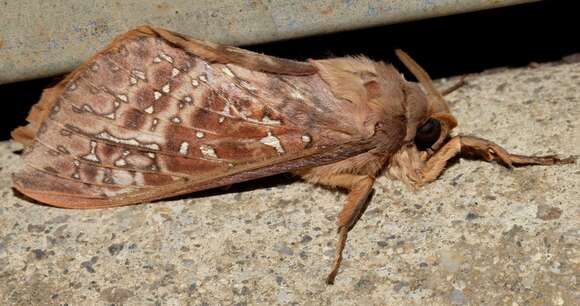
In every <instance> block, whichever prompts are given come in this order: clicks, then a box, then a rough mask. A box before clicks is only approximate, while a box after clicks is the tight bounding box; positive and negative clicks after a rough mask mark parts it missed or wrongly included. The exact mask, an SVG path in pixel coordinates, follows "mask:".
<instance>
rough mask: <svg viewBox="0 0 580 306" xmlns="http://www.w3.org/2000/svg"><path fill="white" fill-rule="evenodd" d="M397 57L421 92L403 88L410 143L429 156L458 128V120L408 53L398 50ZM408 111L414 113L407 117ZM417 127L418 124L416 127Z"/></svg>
mask: <svg viewBox="0 0 580 306" xmlns="http://www.w3.org/2000/svg"><path fill="white" fill-rule="evenodd" d="M395 53H396V54H397V57H399V59H400V60H401V62H403V64H404V65H405V66H406V67H407V69H409V71H411V73H413V75H414V76H415V77H416V78H417V80H419V83H420V84H421V88H419V91H420V93H419V92H417V91H418V89H417V88H418V87H419V86H417V85H415V84H412V83H407V84H406V86H405V87H404V90H405V92H406V100H407V101H406V103H407V114H408V115H407V119H408V120H409V119H411V122H410V124H409V122H408V127H407V135H409V134H411V135H413V134H412V133H409V125H411V129H413V128H414V132H415V133H414V138H413V142H414V144H415V146H416V147H417V149H418V150H420V151H428V152H432V151H435V150H437V149H439V147H440V146H441V145H442V144H443V142H444V141H445V139H447V137H448V136H449V133H450V132H451V130H452V129H453V128H454V127H456V126H457V120H456V119H455V117H453V115H452V114H451V112H450V110H449V105H447V102H446V101H445V99H444V98H443V96H442V95H441V93H440V92H439V91H438V90H437V89H436V88H435V86H434V85H433V82H432V80H431V77H429V74H427V72H426V71H425V70H423V68H422V67H421V66H419V64H417V63H416V62H415V61H414V60H413V59H412V58H411V57H410V56H409V55H408V54H407V53H405V52H404V51H402V50H400V49H397V50H395ZM409 110H410V111H412V112H415V113H414V114H409ZM417 123H418V124H417ZM415 124H417V125H416V126H414V125H415Z"/></svg>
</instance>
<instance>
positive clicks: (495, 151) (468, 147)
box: [460, 136, 576, 167]
mask: <svg viewBox="0 0 580 306" xmlns="http://www.w3.org/2000/svg"><path fill="white" fill-rule="evenodd" d="M460 137H461V146H462V148H461V151H462V152H463V153H467V154H471V155H478V156H481V157H482V158H483V159H484V160H486V161H492V160H496V161H499V162H501V163H503V164H504V165H506V166H508V167H513V166H523V165H556V164H571V163H574V161H575V160H576V158H575V157H568V158H564V159H560V158H558V156H556V155H546V156H528V155H518V154H511V153H509V152H507V151H506V150H505V149H504V148H502V147H500V146H499V145H497V144H495V143H493V142H491V141H489V140H485V139H482V138H478V137H475V136H460Z"/></svg>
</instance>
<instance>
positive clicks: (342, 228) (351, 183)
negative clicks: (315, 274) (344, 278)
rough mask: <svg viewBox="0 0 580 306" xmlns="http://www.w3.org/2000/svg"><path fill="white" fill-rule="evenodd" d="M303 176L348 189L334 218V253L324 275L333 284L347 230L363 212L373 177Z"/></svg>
mask: <svg viewBox="0 0 580 306" xmlns="http://www.w3.org/2000/svg"><path fill="white" fill-rule="evenodd" d="M304 178H305V179H306V180H308V181H311V182H315V183H317V184H320V185H326V186H331V187H341V188H344V189H347V190H348V191H349V193H348V196H347V198H346V203H345V205H344V206H343V207H342V210H341V211H340V213H339V214H338V218H337V220H336V225H337V226H338V240H337V242H336V253H335V257H334V263H333V265H332V269H331V271H330V273H329V274H328V276H327V277H326V283H327V284H329V285H330V284H334V279H335V278H336V274H337V273H338V269H339V268H340V264H341V262H342V252H343V250H344V247H345V246H346V240H347V237H348V232H349V231H350V230H351V229H352V228H353V227H354V226H355V224H356V223H357V222H358V220H359V219H360V217H361V216H362V215H363V213H364V212H365V210H366V208H367V206H368V199H369V196H370V195H371V193H372V189H373V184H374V182H375V178H374V177H372V176H368V175H354V174H331V175H324V176H316V177H311V176H308V175H305V176H304Z"/></svg>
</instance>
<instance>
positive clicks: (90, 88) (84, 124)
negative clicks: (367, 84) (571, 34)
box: [14, 28, 357, 207]
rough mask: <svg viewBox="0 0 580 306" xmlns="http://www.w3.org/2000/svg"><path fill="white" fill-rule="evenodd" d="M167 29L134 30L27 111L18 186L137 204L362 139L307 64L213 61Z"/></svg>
mask: <svg viewBox="0 0 580 306" xmlns="http://www.w3.org/2000/svg"><path fill="white" fill-rule="evenodd" d="M163 33H164V37H165V38H164V37H161V36H160V35H157V34H155V32H154V30H153V29H151V28H145V29H141V30H136V31H134V32H133V33H131V32H130V33H129V34H125V35H124V36H122V37H121V38H118V39H117V40H115V41H114V42H113V44H112V45H111V46H109V47H108V48H106V49H105V50H103V51H101V52H100V53H98V54H97V55H95V56H94V57H93V58H91V59H90V60H89V61H88V62H86V63H85V64H83V65H82V66H81V67H79V68H78V69H77V70H75V71H74V72H73V73H71V74H70V75H69V76H68V77H67V78H66V79H65V80H63V81H62V82H61V83H60V84H58V85H57V86H56V87H55V88H53V89H50V90H52V91H51V92H50V94H46V95H45V96H43V99H42V100H41V101H40V102H39V106H38V108H43V107H44V108H49V109H47V110H45V114H44V115H33V114H31V115H30V117H29V121H30V127H31V128H34V129H35V137H34V139H33V141H32V143H31V144H30V145H28V146H27V148H26V149H25V152H24V153H23V156H24V160H25V168H24V169H23V170H22V171H21V172H19V173H17V174H15V176H14V181H15V187H16V188H17V189H18V190H20V191H21V192H23V193H24V194H27V195H29V196H31V197H33V198H36V199H38V200H40V201H41V202H47V203H49V204H53V205H57V206H66V207H92V206H93V203H96V202H97V201H99V200H103V199H106V200H107V203H108V204H106V205H104V204H103V205H96V204H95V206H107V205H111V206H112V205H123V204H131V203H129V202H130V201H128V200H127V199H125V198H123V196H122V195H124V194H130V193H139V192H144V191H148V190H151V189H152V188H161V187H163V186H174V185H175V184H187V182H196V184H205V183H207V181H208V180H212V179H217V178H219V177H220V176H223V174H226V173H227V174H235V173H237V172H240V171H247V170H248V169H253V168H252V167H253V166H252V165H260V167H267V165H268V164H269V161H272V163H274V162H275V161H282V160H289V159H295V158H297V157H299V156H302V155H304V154H305V153H304V152H310V153H308V154H312V152H314V151H313V150H328V147H336V146H339V145H341V144H343V143H346V142H349V141H352V139H353V138H356V136H357V135H355V133H354V132H353V131H352V128H350V127H349V124H348V121H349V120H348V109H345V102H344V101H340V100H338V99H337V98H335V97H334V96H333V95H332V93H331V92H330V90H328V88H327V86H326V84H325V83H324V81H322V80H321V79H320V77H319V76H318V75H317V74H316V73H309V74H308V73H304V70H303V68H304V67H307V66H297V68H296V69H302V70H300V71H301V73H297V74H296V75H291V74H276V73H273V72H261V71H259V70H262V71H263V70H267V69H253V68H255V67H252V66H251V65H250V66H249V67H248V66H243V63H242V64H240V63H233V62H231V63H227V62H223V61H222V62H212V61H211V59H206V58H205V57H204V56H199V55H198V54H196V53H194V52H195V50H193V51H192V50H191V49H188V48H187V47H186V46H176V45H175V44H174V43H173V42H171V41H169V40H168V39H167V36H168V35H171V33H170V32H167V31H165V32H163ZM176 37H177V36H176ZM178 38H179V39H181V40H183V39H184V38H182V37H178ZM186 41H187V42H188V43H198V44H203V42H200V41H196V40H186ZM212 46H213V47H215V45H212ZM228 48H229V49H227V50H229V51H228V52H229V53H231V54H235V52H234V51H235V50H240V49H235V48H231V47H228ZM214 49H215V48H214ZM224 50H225V49H224ZM232 50H234V51H232ZM206 51H207V50H206ZM210 51H211V50H210ZM210 51H207V52H210ZM204 52H205V51H204ZM214 52H219V50H218V51H215V50H214ZM231 54H230V55H231ZM203 55H207V54H206V53H204V54H203ZM243 55H244V56H246V57H252V56H253V57H254V58H255V59H256V60H255V62H259V63H260V65H262V66H265V65H267V63H269V62H273V61H275V59H273V58H270V57H265V56H262V55H257V54H253V53H250V52H248V51H244V52H243ZM206 57H207V56H206ZM262 57H263V58H262ZM248 62H251V61H249V60H248ZM302 65H306V64H304V63H302ZM258 68H259V67H258ZM337 110H343V111H341V112H338V113H337ZM33 111H34V110H33ZM337 158H338V157H337ZM302 166H308V164H304V165H302ZM256 177H257V175H256ZM251 178H252V177H247V178H244V179H251ZM214 185H215V184H214ZM162 196H163V195H162V194H161V193H156V195H155V196H151V197H149V198H147V200H154V199H156V198H160V197H162ZM141 200H142V199H141Z"/></svg>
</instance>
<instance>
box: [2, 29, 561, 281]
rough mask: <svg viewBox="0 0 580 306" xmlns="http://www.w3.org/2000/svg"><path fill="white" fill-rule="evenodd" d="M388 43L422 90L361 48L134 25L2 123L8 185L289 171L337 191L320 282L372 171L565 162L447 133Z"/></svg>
mask: <svg viewBox="0 0 580 306" xmlns="http://www.w3.org/2000/svg"><path fill="white" fill-rule="evenodd" d="M398 54H399V55H400V56H401V58H402V60H403V62H404V63H405V64H406V65H408V66H410V70H411V71H413V72H415V73H417V74H418V75H417V76H418V79H419V80H420V81H421V83H422V85H423V88H425V89H427V94H426V93H425V92H423V91H422V90H421V89H420V88H419V86H417V85H416V84H414V83H411V82H407V81H405V80H404V79H403V78H402V77H401V75H400V73H399V72H398V71H397V70H396V69H395V68H393V66H391V65H387V64H384V63H382V62H375V61H372V60H370V59H367V58H365V57H356V58H355V57H345V58H337V59H327V60H310V61H308V62H297V61H292V60H286V59H279V58H275V57H270V56H266V55H261V54H256V53H253V52H250V51H246V50H242V49H238V48H234V47H227V46H221V45H218V44H214V43H211V42H206V41H201V40H196V39H192V38H189V37H186V36H183V35H180V34H176V33H172V32H170V31H167V30H163V29H158V28H151V27H140V28H138V29H135V30H133V31H130V32H128V33H126V34H123V35H121V36H119V37H118V38H116V39H115V40H114V41H113V42H112V43H111V44H110V45H109V46H108V47H106V48H105V49H103V50H102V51H100V52H98V53H97V54H95V55H94V56H92V57H91V58H90V59H89V60H87V61H86V62H85V63H84V64H82V65H81V66H80V67H79V68H77V69H76V70H75V71H73V72H72V73H70V74H69V75H68V76H67V77H66V78H65V79H64V80H62V81H61V82H60V83H59V84H57V85H56V86H54V87H53V88H50V89H47V90H45V92H44V93H43V95H42V97H41V100H40V101H39V102H38V103H37V104H36V105H35V106H34V107H33V108H32V109H31V111H30V114H29V116H28V118H27V120H28V122H29V124H28V125H27V126H25V127H21V128H18V129H17V130H15V131H14V132H13V134H12V135H13V138H14V140H16V141H18V142H21V143H23V144H25V145H26V149H25V151H24V153H23V160H24V163H25V166H24V168H23V169H22V170H21V171H20V172H18V173H16V174H14V177H13V182H14V184H13V185H14V188H15V189H17V190H19V191H20V192H22V193H23V194H25V195H27V196H29V197H31V198H33V199H36V200H38V201H40V202H42V203H46V204H50V205H54V206H60V207H69V208H97V207H112V206H121V205H129V204H138V203H143V202H149V201H154V200H160V199H165V198H168V197H173V196H177V195H182V194H186V193H191V192H195V191H200V190H205V189H210V188H215V187H220V186H225V185H231V184H235V183H238V182H243V181H247V180H252V179H256V178H260V177H265V176H270V175H275V174H278V173H283V172H293V173H295V174H296V175H299V176H301V177H302V178H303V179H304V180H306V181H308V182H311V183H315V184H320V185H325V186H330V187H340V188H344V189H346V190H347V191H348V197H347V200H346V204H345V205H344V207H343V209H342V211H341V212H340V213H339V214H338V218H337V226H338V233H339V239H338V241H337V248H336V258H335V261H334V264H333V267H332V270H331V273H330V274H329V275H328V277H327V283H333V282H334V278H335V276H336V275H337V273H338V269H339V267H340V263H341V261H342V250H343V249H344V247H345V245H346V239H347V235H348V232H349V231H350V230H351V229H352V228H353V227H354V226H355V224H356V222H357V220H358V219H359V218H360V217H361V216H362V214H363V213H364V211H365V209H366V207H367V205H368V198H369V195H370V194H371V192H372V187H373V184H374V181H375V177H376V176H378V175H380V174H381V173H383V172H384V171H385V170H386V169H388V171H387V172H388V173H390V174H391V176H392V177H394V178H397V179H400V180H403V181H405V182H407V183H409V184H411V185H414V186H420V185H422V184H425V183H427V182H429V181H432V180H434V179H435V178H436V177H437V176H438V175H439V174H440V173H441V172H442V171H443V169H444V167H445V164H446V163H447V161H448V160H449V159H450V158H452V157H453V156H455V155H457V154H460V153H464V152H470V153H472V154H476V155H478V156H481V157H482V158H484V159H485V160H494V159H495V160H500V161H502V162H504V163H506V164H509V165H512V164H513V165H517V164H554V163H560V162H564V161H569V160H564V161H561V160H559V159H557V158H556V157H527V156H522V155H512V154H509V153H507V152H506V151H505V150H503V149H501V147H499V146H498V145H496V144H493V143H491V142H489V141H486V140H483V139H480V138H475V137H469V136H458V137H453V138H449V132H450V131H451V129H452V128H453V127H454V126H455V125H456V124H457V122H456V120H455V118H454V117H453V116H452V115H451V114H450V112H449V107H448V106H447V104H446V103H445V101H444V100H443V98H442V96H441V94H439V93H438V92H437V91H436V90H435V89H434V87H433V84H431V82H430V78H429V76H428V75H427V74H426V72H424V70H422V69H421V68H420V67H419V66H418V65H417V64H416V63H415V62H414V61H412V59H410V57H408V56H406V54H404V53H401V52H398ZM419 140H420V142H421V146H419V147H420V148H421V149H422V150H425V151H420V150H419V149H417V146H416V142H418V141H419ZM425 148H426V149H425Z"/></svg>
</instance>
